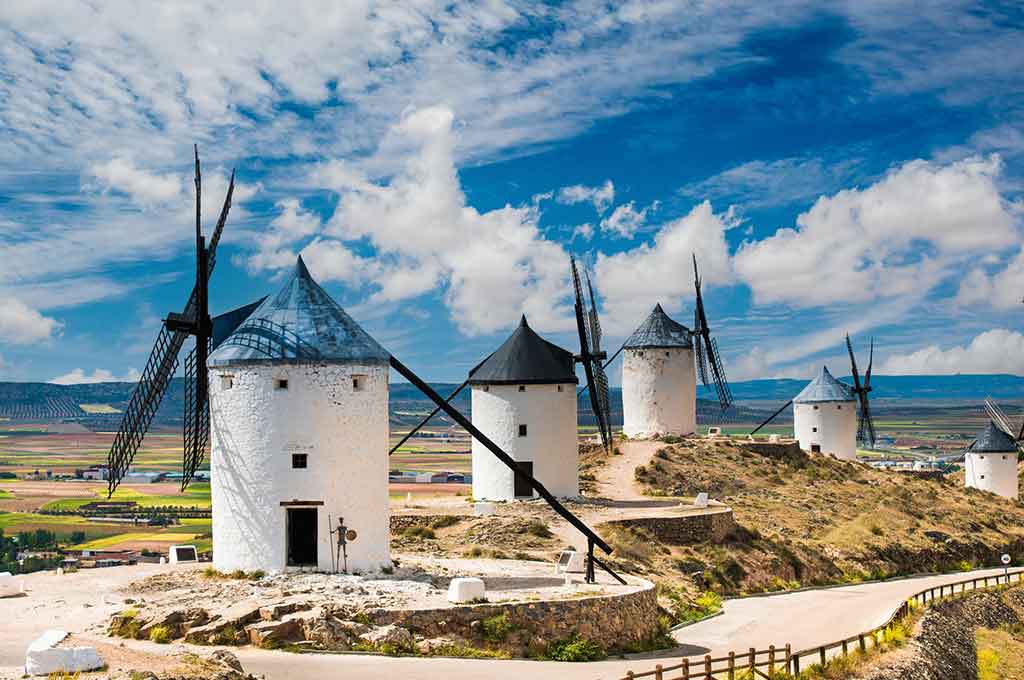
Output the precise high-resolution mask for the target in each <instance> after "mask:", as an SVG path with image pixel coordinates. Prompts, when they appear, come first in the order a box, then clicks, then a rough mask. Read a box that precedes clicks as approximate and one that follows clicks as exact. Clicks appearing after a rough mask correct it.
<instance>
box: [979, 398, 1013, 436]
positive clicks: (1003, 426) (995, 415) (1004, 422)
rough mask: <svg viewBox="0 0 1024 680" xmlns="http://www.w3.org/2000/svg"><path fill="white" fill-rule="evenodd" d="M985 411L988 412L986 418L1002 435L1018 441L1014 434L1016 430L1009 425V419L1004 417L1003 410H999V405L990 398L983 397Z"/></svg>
mask: <svg viewBox="0 0 1024 680" xmlns="http://www.w3.org/2000/svg"><path fill="white" fill-rule="evenodd" d="M985 410H986V411H987V412H988V417H989V418H990V419H991V420H992V423H993V424H994V425H995V426H996V427H998V428H999V429H1000V430H1002V431H1003V433H1004V434H1006V435H1007V436H1009V437H1012V438H1013V439H1019V437H1017V436H1015V434H1014V430H1015V429H1016V428H1014V427H1013V425H1012V424H1011V423H1010V419H1009V418H1008V417H1007V416H1006V413H1005V412H1004V411H1003V409H1001V408H999V405H998V404H996V403H995V402H994V401H992V398H991V397H985Z"/></svg>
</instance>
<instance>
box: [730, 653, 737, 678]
mask: <svg viewBox="0 0 1024 680" xmlns="http://www.w3.org/2000/svg"><path fill="white" fill-rule="evenodd" d="M729 680H736V652H729Z"/></svg>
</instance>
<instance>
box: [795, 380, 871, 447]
mask: <svg viewBox="0 0 1024 680" xmlns="http://www.w3.org/2000/svg"><path fill="white" fill-rule="evenodd" d="M793 433H794V436H795V437H796V439H797V441H799V442H800V448H801V449H803V450H804V451H814V452H820V453H831V454H833V455H834V456H835V457H836V458H841V459H843V460H856V458H857V397H856V395H855V393H854V391H853V388H851V387H850V386H849V385H846V384H844V383H841V382H839V381H838V380H836V379H835V378H833V377H832V374H831V373H829V371H828V368H826V367H825V366H822V367H821V372H820V373H818V375H817V376H816V377H815V378H814V380H812V381H811V382H809V383H808V384H807V387H805V388H804V389H803V390H802V391H801V392H800V394H798V395H796V397H795V398H794V399H793Z"/></svg>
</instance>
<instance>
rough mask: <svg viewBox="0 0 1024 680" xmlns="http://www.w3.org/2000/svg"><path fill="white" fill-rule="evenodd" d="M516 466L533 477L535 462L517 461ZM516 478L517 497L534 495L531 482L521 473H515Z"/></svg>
mask: <svg viewBox="0 0 1024 680" xmlns="http://www.w3.org/2000/svg"><path fill="white" fill-rule="evenodd" d="M516 467H518V468H519V469H520V470H522V471H523V472H525V473H526V474H528V475H530V476H531V477H533V463H516ZM515 480H516V485H515V494H516V498H524V497H525V498H531V497H532V496H533V487H532V486H530V484H529V482H527V481H526V480H525V479H522V478H521V477H520V476H519V475H515Z"/></svg>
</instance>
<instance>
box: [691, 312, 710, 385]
mask: <svg viewBox="0 0 1024 680" xmlns="http://www.w3.org/2000/svg"><path fill="white" fill-rule="evenodd" d="M693 316H694V319H695V320H698V317H697V312H694V313H693ZM696 327H697V324H696V323H695V324H694V328H696ZM693 350H694V356H695V358H696V362H697V374H698V375H699V376H700V381H701V382H702V383H704V387H711V384H710V382H709V381H708V355H707V353H706V352H705V351H704V340H703V338H702V336H701V334H700V333H697V334H696V335H694V336H693Z"/></svg>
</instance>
